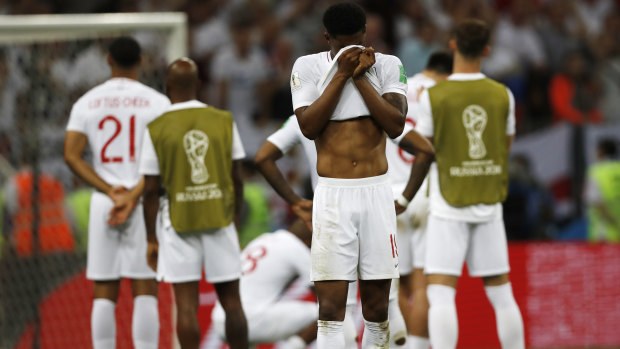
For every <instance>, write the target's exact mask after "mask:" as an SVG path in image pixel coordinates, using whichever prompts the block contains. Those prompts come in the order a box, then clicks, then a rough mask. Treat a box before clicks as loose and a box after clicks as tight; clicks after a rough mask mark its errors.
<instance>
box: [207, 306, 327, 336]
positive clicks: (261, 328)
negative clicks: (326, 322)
mask: <svg viewBox="0 0 620 349" xmlns="http://www.w3.org/2000/svg"><path fill="white" fill-rule="evenodd" d="M244 309H245V306H244ZM247 310H251V309H246V312H247ZM248 313H252V314H254V315H249V316H248V318H247V322H248V341H249V342H250V344H259V343H272V342H277V341H280V340H283V339H286V338H289V337H291V336H293V335H295V334H297V333H299V332H301V330H303V329H304V328H306V327H308V326H309V325H310V324H312V323H314V322H316V321H317V319H318V318H319V307H318V305H317V304H316V303H314V302H304V301H292V300H289V301H281V302H277V303H274V304H272V305H270V306H269V307H267V308H266V309H264V310H261V311H260V312H258V313H257V312H252V311H250V312H248ZM224 317H225V315H224V311H223V309H222V307H221V305H219V303H218V305H217V306H216V307H215V309H214V310H213V315H212V316H211V320H212V323H213V329H214V331H215V333H216V334H217V335H218V336H220V338H222V339H226V333H225V329H224V328H225V326H224Z"/></svg>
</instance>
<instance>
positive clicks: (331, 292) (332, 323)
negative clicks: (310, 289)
mask: <svg viewBox="0 0 620 349" xmlns="http://www.w3.org/2000/svg"><path fill="white" fill-rule="evenodd" d="M314 287H315V289H316V297H317V299H318V301H319V321H318V332H317V348H319V349H323V348H344V346H345V344H344V327H343V321H344V317H345V313H346V308H347V294H348V292H349V282H348V281H343V280H337V281H315V282H314Z"/></svg>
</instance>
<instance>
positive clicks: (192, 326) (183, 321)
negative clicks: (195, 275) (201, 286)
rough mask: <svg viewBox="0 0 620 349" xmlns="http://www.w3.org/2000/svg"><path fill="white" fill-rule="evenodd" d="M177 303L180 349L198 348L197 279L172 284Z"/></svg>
mask: <svg viewBox="0 0 620 349" xmlns="http://www.w3.org/2000/svg"><path fill="white" fill-rule="evenodd" d="M173 287H174V296H175V299H176V305H177V336H178V337H179V343H180V344H181V348H182V349H198V347H199V346H200V326H199V324H198V281H191V282H181V283H175V284H173Z"/></svg>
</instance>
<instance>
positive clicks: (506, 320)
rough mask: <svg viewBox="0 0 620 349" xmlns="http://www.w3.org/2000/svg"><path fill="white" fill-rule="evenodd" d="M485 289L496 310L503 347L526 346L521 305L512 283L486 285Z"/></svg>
mask: <svg viewBox="0 0 620 349" xmlns="http://www.w3.org/2000/svg"><path fill="white" fill-rule="evenodd" d="M484 290H485V291H486V293H487V297H488V298H489V301H490V302H491V305H492V306H493V309H494V310H495V319H496V321H497V334H498V336H499V341H500V342H501V343H502V348H503V349H523V348H525V336H524V334H523V319H522V318H521V312H520V311H519V306H518V305H517V302H516V301H515V298H514V296H513V295H512V287H511V286H510V283H507V284H504V285H500V286H486V287H485V288H484Z"/></svg>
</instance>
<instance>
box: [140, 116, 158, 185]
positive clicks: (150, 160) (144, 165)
mask: <svg viewBox="0 0 620 349" xmlns="http://www.w3.org/2000/svg"><path fill="white" fill-rule="evenodd" d="M138 172H139V173H140V174H142V175H147V176H157V175H159V160H158V159H157V153H156V152H155V147H154V146H153V141H152V140H151V133H150V132H149V129H148V128H147V129H145V130H144V137H142V151H141V154H140V167H139V169H138Z"/></svg>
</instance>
